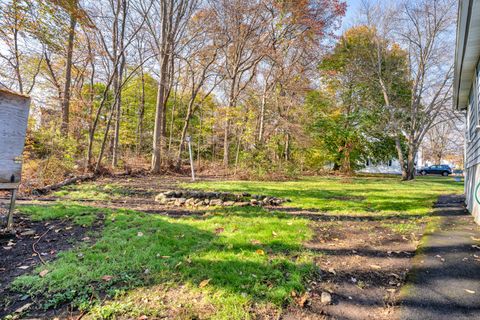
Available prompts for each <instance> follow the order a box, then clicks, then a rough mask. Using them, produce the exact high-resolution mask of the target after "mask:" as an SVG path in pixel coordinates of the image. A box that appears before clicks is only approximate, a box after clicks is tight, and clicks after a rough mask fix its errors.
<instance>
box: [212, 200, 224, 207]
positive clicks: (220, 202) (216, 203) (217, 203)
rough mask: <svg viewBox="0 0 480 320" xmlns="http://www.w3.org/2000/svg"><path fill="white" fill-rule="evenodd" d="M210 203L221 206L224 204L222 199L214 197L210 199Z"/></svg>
mask: <svg viewBox="0 0 480 320" xmlns="http://www.w3.org/2000/svg"><path fill="white" fill-rule="evenodd" d="M210 205H211V206H221V205H223V201H222V199H212V200H210Z"/></svg>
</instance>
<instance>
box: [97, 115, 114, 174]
mask: <svg viewBox="0 0 480 320" xmlns="http://www.w3.org/2000/svg"><path fill="white" fill-rule="evenodd" d="M114 113H115V106H112V110H111V111H110V115H109V117H108V121H107V126H106V127H105V133H104V135H103V140H102V145H101V147H100V153H99V155H98V160H97V164H96V165H95V173H98V171H99V170H100V166H101V164H102V158H103V154H104V153H105V146H106V145H107V139H108V132H109V130H110V125H111V123H112V118H113V114H114Z"/></svg>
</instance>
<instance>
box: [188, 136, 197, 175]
mask: <svg viewBox="0 0 480 320" xmlns="http://www.w3.org/2000/svg"><path fill="white" fill-rule="evenodd" d="M191 141H192V139H191V137H190V136H188V137H187V142H188V153H189V155H190V168H191V169H192V181H195V170H194V169H193V155H192V144H191Z"/></svg>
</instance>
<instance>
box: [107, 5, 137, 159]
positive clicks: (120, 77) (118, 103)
mask: <svg viewBox="0 0 480 320" xmlns="http://www.w3.org/2000/svg"><path fill="white" fill-rule="evenodd" d="M118 4H120V1H119V2H118ZM117 10H119V11H120V8H117ZM122 11H123V12H122V13H123V15H122V27H121V30H120V39H119V41H118V44H119V48H118V50H119V51H120V56H119V57H115V59H120V65H119V66H118V68H119V70H118V82H117V86H116V87H115V97H116V98H115V131H114V135H113V148H112V167H113V168H115V167H116V166H117V163H118V146H119V143H120V141H119V139H120V120H121V114H122V82H123V71H124V68H125V53H124V41H125V26H126V21H127V1H126V0H123V1H122ZM115 49H116V48H115ZM115 51H117V49H116V50H115ZM142 63H143V62H142Z"/></svg>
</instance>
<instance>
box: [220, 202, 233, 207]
mask: <svg viewBox="0 0 480 320" xmlns="http://www.w3.org/2000/svg"><path fill="white" fill-rule="evenodd" d="M223 205H224V206H226V207H231V206H233V205H235V201H225V202H224V203H223Z"/></svg>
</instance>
